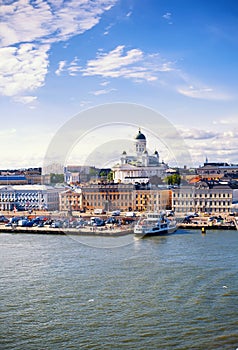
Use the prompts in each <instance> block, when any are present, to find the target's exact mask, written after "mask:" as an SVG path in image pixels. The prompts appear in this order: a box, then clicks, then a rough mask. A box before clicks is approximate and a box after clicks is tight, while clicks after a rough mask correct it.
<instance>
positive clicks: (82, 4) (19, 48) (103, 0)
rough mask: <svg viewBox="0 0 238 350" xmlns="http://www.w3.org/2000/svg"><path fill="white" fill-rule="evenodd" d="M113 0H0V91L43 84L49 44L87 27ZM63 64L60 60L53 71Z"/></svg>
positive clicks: (72, 70)
mask: <svg viewBox="0 0 238 350" xmlns="http://www.w3.org/2000/svg"><path fill="white" fill-rule="evenodd" d="M116 1H117V0H98V1H97V2H96V3H95V2H94V1H91V0H82V1H78V0H71V1H67V2H64V1H62V0H48V1H44V0H37V1H34V2H33V1H31V0H18V1H14V2H9V3H7V4H2V5H1V7H0V45H1V46H2V48H1V51H0V55H1V62H0V76H1V78H0V94H2V95H6V96H16V95H17V96H18V95H21V94H22V93H25V92H26V91H32V90H34V89H37V88H39V87H41V86H43V85H44V81H45V77H46V74H47V72H48V64H49V60H48V52H49V50H50V44H52V43H55V42H59V41H65V40H67V39H69V38H70V37H72V36H75V35H78V34H81V33H84V32H85V31H86V30H89V29H91V28H92V27H93V26H95V25H96V24H97V23H98V22H99V20H100V18H101V16H102V14H103V13H104V12H105V11H108V10H109V9H110V8H111V7H112V6H114V5H115V3H116ZM76 67H77V65H75V66H74V67H73V65H72V66H71V68H70V74H71V75H75V74H76V72H77V71H78V68H76ZM63 68H64V67H63V63H61V65H60V66H59V68H58V70H57V71H56V74H60V73H61V71H62V70H63ZM25 101H26V99H25Z"/></svg>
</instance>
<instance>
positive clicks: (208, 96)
mask: <svg viewBox="0 0 238 350" xmlns="http://www.w3.org/2000/svg"><path fill="white" fill-rule="evenodd" d="M177 91H178V92H179V93H180V94H182V95H185V96H187V97H191V98H196V99H205V100H230V99H231V96H230V95H228V94H226V93H223V92H219V91H217V89H216V90H215V89H213V88H211V87H199V86H196V87H194V86H189V87H186V86H185V87H179V88H178V89H177Z"/></svg>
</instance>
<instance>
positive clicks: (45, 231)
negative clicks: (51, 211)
mask: <svg viewBox="0 0 238 350" xmlns="http://www.w3.org/2000/svg"><path fill="white" fill-rule="evenodd" d="M0 232H1V233H12V234H21V233H25V234H41V235H66V236H67V235H77V236H106V237H119V236H125V235H129V234H133V233H134V231H133V228H131V227H130V228H122V229H104V230H103V229H93V228H92V227H91V228H90V227H89V228H81V229H74V228H51V227H42V228H41V227H20V226H16V227H5V226H0Z"/></svg>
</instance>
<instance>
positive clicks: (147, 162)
mask: <svg viewBox="0 0 238 350" xmlns="http://www.w3.org/2000/svg"><path fill="white" fill-rule="evenodd" d="M146 143H147V142H146V137H145V135H144V134H142V132H141V131H140V130H139V131H138V134H137V135H136V137H135V140H134V154H133V155H127V153H126V151H123V152H122V155H121V159H120V162H119V163H118V164H116V165H114V166H113V167H112V171H113V178H114V181H115V182H121V183H127V184H136V183H148V182H149V180H150V178H151V177H152V176H158V177H160V178H163V177H164V176H165V175H166V170H167V169H168V165H167V164H165V163H164V162H163V161H162V162H160V157H159V153H158V152H157V151H155V152H154V154H153V155H149V153H148V151H147V147H146Z"/></svg>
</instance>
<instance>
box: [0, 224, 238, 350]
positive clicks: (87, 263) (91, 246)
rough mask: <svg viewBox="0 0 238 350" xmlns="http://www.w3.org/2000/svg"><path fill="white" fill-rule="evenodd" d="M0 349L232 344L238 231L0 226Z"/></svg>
mask: <svg viewBox="0 0 238 350" xmlns="http://www.w3.org/2000/svg"><path fill="white" fill-rule="evenodd" d="M0 249H1V254H0V269H1V274H0V278H1V284H0V303H1V328H0V338H1V340H0V348H1V350H5V349H11V350H13V349H17V350H20V349H24V350H28V349H32V350H33V349H34V350H35V349H37V350H39V349H42V350H43V349H44V350H46V349H52V350H55V349H57V350H58V349H153V350H154V349H163V350H166V349H181V350H186V349H197V350H199V349H201V350H204V349H222V350H224V349H229V350H232V349H234V350H235V349H237V348H238V314H237V310H238V262H237V252H238V232H237V231H208V232H207V234H206V235H202V234H201V233H200V231H185V230H184V231H177V232H176V233H175V234H173V235H170V236H166V237H154V238H146V239H139V240H135V239H134V238H133V235H130V236H125V237H116V238H112V237H108V238H107V237H71V236H54V235H45V236H44V235H37V234H34V235H31V234H0Z"/></svg>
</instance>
